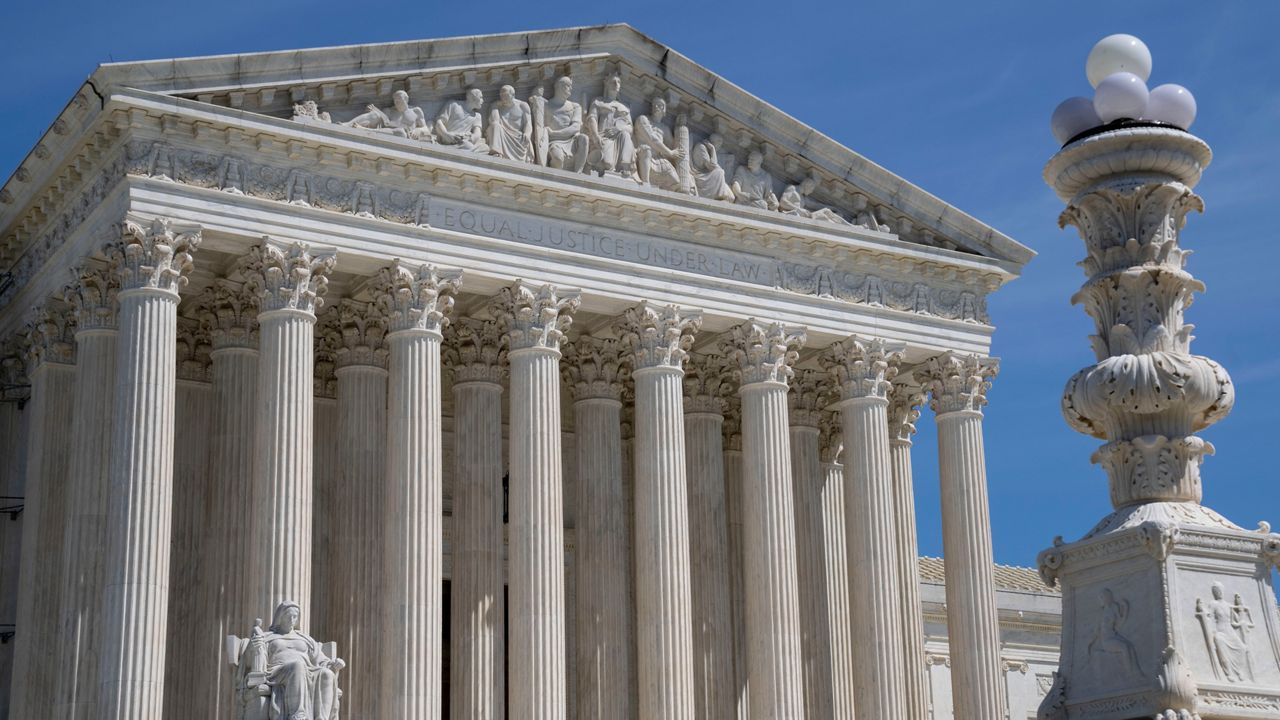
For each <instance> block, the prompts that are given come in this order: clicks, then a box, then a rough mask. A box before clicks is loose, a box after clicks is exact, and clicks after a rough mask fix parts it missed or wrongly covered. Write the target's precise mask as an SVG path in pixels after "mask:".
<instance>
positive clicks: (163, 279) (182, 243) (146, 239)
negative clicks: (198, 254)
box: [104, 218, 200, 300]
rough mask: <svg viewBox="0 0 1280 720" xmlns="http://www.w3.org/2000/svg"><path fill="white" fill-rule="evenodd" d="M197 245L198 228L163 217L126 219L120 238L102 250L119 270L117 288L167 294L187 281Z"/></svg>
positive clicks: (198, 237) (173, 291)
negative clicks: (158, 291) (118, 285)
mask: <svg viewBox="0 0 1280 720" xmlns="http://www.w3.org/2000/svg"><path fill="white" fill-rule="evenodd" d="M199 246H200V228H199V227H197V226H194V225H185V224H181V223H175V222H173V221H171V220H168V219H165V218H154V219H152V220H150V221H145V220H139V219H134V218H129V219H126V220H125V221H124V225H123V232H122V233H121V237H120V238H118V239H117V240H114V241H112V242H110V243H108V245H107V247H106V248H105V249H104V251H105V253H106V255H107V258H108V260H109V262H110V263H111V264H112V265H113V266H114V267H116V268H117V269H118V270H119V272H120V288H121V290H137V289H152V290H160V291H164V292H168V293H171V294H172V295H173V296H174V299H175V300H176V299H177V294H178V290H179V289H180V288H181V287H183V286H184V285H186V284H187V277H186V276H187V274H188V273H190V272H191V268H192V253H194V252H195V250H196V248H197V247H199Z"/></svg>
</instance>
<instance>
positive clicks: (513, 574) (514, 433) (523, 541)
mask: <svg viewBox="0 0 1280 720" xmlns="http://www.w3.org/2000/svg"><path fill="white" fill-rule="evenodd" d="M578 303H579V300H578V293H577V292H576V291H563V290H560V291H558V290H556V289H555V288H553V287H552V286H550V285H543V286H541V287H538V286H533V285H528V284H525V283H524V282H522V281H521V282H517V283H516V284H514V285H512V286H511V287H509V288H505V289H504V290H503V291H502V296H501V297H500V298H499V299H498V306H499V308H500V312H501V314H502V316H503V317H504V318H505V319H506V322H507V325H508V328H509V333H508V335H507V342H508V347H509V355H508V357H509V358H510V361H511V421H510V427H509V429H508V432H509V433H510V436H511V451H510V455H509V456H508V461H509V463H510V468H511V469H510V478H511V479H510V489H509V495H508V500H507V508H508V518H509V519H510V539H509V551H508V557H509V562H508V577H509V578H510V580H509V595H508V598H509V602H510V607H509V617H510V619H511V629H510V638H511V643H510V646H509V647H510V652H511V657H510V660H509V662H508V667H510V668H511V679H510V682H509V685H508V687H509V692H510V697H511V707H513V708H518V709H519V710H520V712H522V713H523V717H524V718H527V719H528V720H563V718H564V717H565V712H566V710H565V708H566V706H567V704H568V699H567V697H566V696H565V606H564V497H563V493H564V478H563V472H564V468H563V466H562V464H561V448H560V369H559V366H560V341H561V340H562V339H563V338H564V332H565V330H567V329H568V327H569V324H570V322H572V318H571V317H570V315H571V314H572V313H573V311H574V310H575V309H577V307H578Z"/></svg>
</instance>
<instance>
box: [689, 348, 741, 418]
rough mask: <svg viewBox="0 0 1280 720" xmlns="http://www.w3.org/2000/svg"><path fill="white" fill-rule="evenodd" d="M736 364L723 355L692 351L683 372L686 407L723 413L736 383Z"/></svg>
mask: <svg viewBox="0 0 1280 720" xmlns="http://www.w3.org/2000/svg"><path fill="white" fill-rule="evenodd" d="M733 372H734V369H733V367H732V366H731V365H730V364H729V361H728V360H727V359H726V358H724V357H723V356H721V355H690V356H689V361H688V366H687V367H686V368H685V373H684V411H685V412H686V413H711V414H713V415H723V414H724V408H725V402H726V401H727V400H729V398H731V397H732V395H733V391H734V390H735V385H734V382H733Z"/></svg>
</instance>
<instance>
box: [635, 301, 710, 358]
mask: <svg viewBox="0 0 1280 720" xmlns="http://www.w3.org/2000/svg"><path fill="white" fill-rule="evenodd" d="M700 327H702V313H700V312H697V311H690V310H685V309H683V308H680V307H677V306H675V305H658V304H655V303H650V302H647V301H646V302H642V303H640V304H639V305H636V306H635V307H630V308H627V309H626V311H624V312H623V315H622V318H620V320H619V322H618V323H617V331H618V335H619V337H620V338H621V339H622V341H623V344H624V345H625V347H626V348H627V349H628V351H629V353H630V356H631V357H630V358H629V359H630V361H631V363H632V366H633V369H634V370H637V371H638V370H644V369H647V368H675V369H680V368H682V367H683V365H684V359H685V357H687V356H688V353H689V348H690V347H691V346H692V345H693V336H694V334H695V333H697V331H698V329H699V328H700Z"/></svg>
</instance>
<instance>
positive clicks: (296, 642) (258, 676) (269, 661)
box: [229, 601, 346, 720]
mask: <svg viewBox="0 0 1280 720" xmlns="http://www.w3.org/2000/svg"><path fill="white" fill-rule="evenodd" d="M301 614H302V611H301V609H300V608H299V607H298V605H297V603H293V602H288V601H285V602H282V603H280V604H279V605H278V606H276V611H275V615H274V616H273V618H272V621H271V627H270V628H268V629H267V630H265V631H264V630H263V629H262V621H261V620H259V621H258V622H257V623H255V624H254V626H253V631H252V632H251V633H250V635H249V638H248V639H247V640H243V641H241V640H239V639H238V638H235V637H234V636H233V637H231V638H229V639H230V640H233V641H237V642H238V643H243V648H244V649H243V652H241V654H240V656H239V658H238V664H239V666H240V668H239V671H238V674H237V677H236V685H237V688H238V690H239V692H241V693H242V694H243V697H242V698H241V706H240V715H239V717H241V718H242V719H243V720H296V719H298V718H301V719H302V720H337V718H338V700H339V698H340V697H341V696H342V693H341V692H340V691H339V690H338V672H339V671H340V670H342V668H344V667H346V663H345V662H343V661H342V660H341V659H340V658H330V657H328V656H327V655H325V653H324V651H323V650H321V648H320V643H319V642H317V641H316V640H315V639H314V638H312V637H311V636H310V635H307V634H306V633H304V632H302V630H301V629H300V628H299V623H300V622H301V619H302V616H301ZM264 711H265V712H264Z"/></svg>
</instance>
